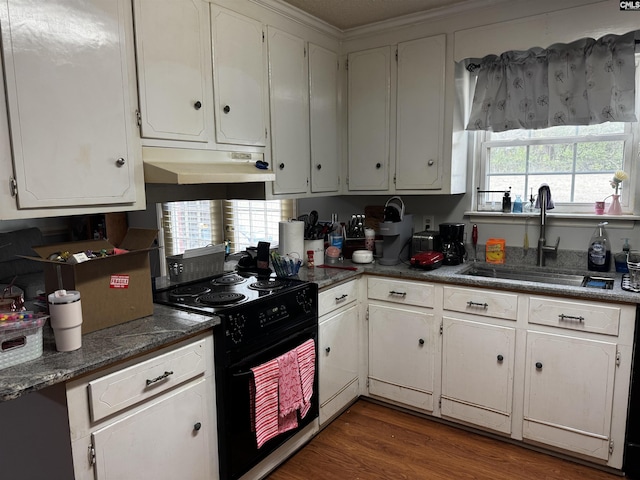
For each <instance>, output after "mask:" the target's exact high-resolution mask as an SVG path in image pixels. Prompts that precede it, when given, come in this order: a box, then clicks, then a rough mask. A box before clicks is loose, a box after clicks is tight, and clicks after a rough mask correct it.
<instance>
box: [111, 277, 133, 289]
mask: <svg viewBox="0 0 640 480" xmlns="http://www.w3.org/2000/svg"><path fill="white" fill-rule="evenodd" d="M109 288H129V275H111V282H110V283H109Z"/></svg>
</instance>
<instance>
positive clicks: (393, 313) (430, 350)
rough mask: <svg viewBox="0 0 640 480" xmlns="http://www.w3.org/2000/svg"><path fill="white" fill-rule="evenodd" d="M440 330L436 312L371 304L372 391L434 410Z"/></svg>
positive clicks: (370, 349)
mask: <svg viewBox="0 0 640 480" xmlns="http://www.w3.org/2000/svg"><path fill="white" fill-rule="evenodd" d="M438 337H439V335H438V332H437V328H436V322H435V318H434V315H433V314H432V313H426V312H420V311H414V310H408V309H403V308H397V307H388V306H382V305H371V304H370V305H369V393H371V394H373V395H379V396H381V397H385V398H388V399H390V400H394V401H397V402H401V403H404V404H406V405H412V406H414V407H418V408H420V409H422V410H428V411H432V410H433V387H434V381H435V380H434V375H435V368H434V364H435V359H436V350H437V340H438Z"/></svg>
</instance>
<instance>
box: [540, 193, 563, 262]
mask: <svg viewBox="0 0 640 480" xmlns="http://www.w3.org/2000/svg"><path fill="white" fill-rule="evenodd" d="M545 187H546V188H545ZM548 193H549V187H548V186H546V185H543V186H541V187H540V189H539V190H538V203H539V204H540V237H539V238H538V263H537V265H538V266H539V267H544V259H545V254H547V253H551V252H554V253H557V252H558V245H560V237H558V240H557V241H556V245H555V246H551V245H547V240H546V238H545V234H546V227H547V204H548V203H549V197H548Z"/></svg>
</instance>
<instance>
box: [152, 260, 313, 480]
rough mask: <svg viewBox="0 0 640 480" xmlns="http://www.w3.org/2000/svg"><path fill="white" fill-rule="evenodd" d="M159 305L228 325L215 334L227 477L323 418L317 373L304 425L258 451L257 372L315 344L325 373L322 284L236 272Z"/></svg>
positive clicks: (165, 293)
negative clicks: (254, 422) (320, 328)
mask: <svg viewBox="0 0 640 480" xmlns="http://www.w3.org/2000/svg"><path fill="white" fill-rule="evenodd" d="M154 301H155V302H156V303H161V304H164V305H169V306H172V307H175V308H179V309H181V310H187V311H191V312H197V313H201V314H205V315H211V316H212V317H217V318H218V319H219V320H220V325H219V326H216V327H214V335H213V337H214V356H215V372H216V396H217V405H216V411H217V417H218V438H219V443H218V457H219V467H220V472H219V474H220V478H225V479H229V480H235V479H238V478H240V477H241V476H242V475H243V474H244V473H246V472H247V471H249V470H250V469H251V468H252V467H253V466H255V465H257V464H258V463H259V462H261V461H262V460H264V459H265V458H266V457H267V456H268V455H270V454H271V453H275V451H276V450H277V449H278V448H279V447H280V446H282V445H283V444H284V443H285V442H286V441H287V440H288V439H290V438H291V437H293V436H294V435H295V434H296V433H297V432H298V431H300V430H302V429H303V428H305V427H306V426H307V425H309V424H310V423H311V422H313V421H314V419H316V418H317V417H318V411H319V405H318V393H317V391H318V379H317V375H314V381H313V385H314V386H313V395H312V397H311V400H310V410H309V412H308V413H307V414H306V415H305V416H304V417H301V418H299V419H298V427H296V428H294V429H292V430H289V431H286V432H284V433H281V434H279V435H278V436H276V437H275V438H273V439H271V440H268V441H267V443H265V444H264V445H262V447H260V448H258V447H257V445H256V433H255V428H254V427H253V426H252V423H251V421H250V420H251V418H252V412H253V411H254V410H253V407H252V398H251V396H250V390H251V385H252V383H251V382H252V378H253V376H252V371H251V368H253V367H255V366H257V365H260V364H262V363H264V362H267V361H269V360H272V359H275V358H277V357H278V356H280V355H283V354H285V353H286V352H290V351H292V350H294V349H296V348H298V347H300V346H301V345H303V344H305V342H309V341H313V342H314V350H315V365H316V366H315V369H317V348H318V347H317V337H318V286H317V285H316V284H315V283H310V282H305V281H302V280H298V279H294V278H280V277H274V276H261V275H258V274H256V273H251V272H236V273H231V274H226V275H223V276H220V277H216V278H208V279H203V280H198V281H195V282H190V283H186V284H182V285H177V286H173V287H169V288H167V289H163V290H160V291H156V293H155V294H154ZM276 455H277V454H276Z"/></svg>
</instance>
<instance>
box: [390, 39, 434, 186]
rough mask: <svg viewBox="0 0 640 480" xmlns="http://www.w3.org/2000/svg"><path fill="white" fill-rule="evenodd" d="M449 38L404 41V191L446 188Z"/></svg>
mask: <svg viewBox="0 0 640 480" xmlns="http://www.w3.org/2000/svg"><path fill="white" fill-rule="evenodd" d="M445 39H446V36H445V35H437V36H435V37H429V38H422V39H420V40H414V41H411V42H404V43H400V44H398V105H397V114H398V115H397V128H396V188H397V189H398V190H425V189H437V188H441V187H442V171H441V170H442V160H443V159H442V146H443V145H442V144H443V125H444V122H443V121H442V119H443V118H444V67H445Z"/></svg>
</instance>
